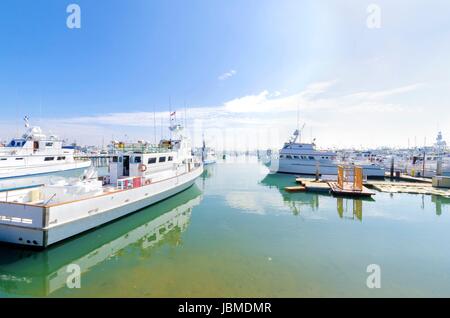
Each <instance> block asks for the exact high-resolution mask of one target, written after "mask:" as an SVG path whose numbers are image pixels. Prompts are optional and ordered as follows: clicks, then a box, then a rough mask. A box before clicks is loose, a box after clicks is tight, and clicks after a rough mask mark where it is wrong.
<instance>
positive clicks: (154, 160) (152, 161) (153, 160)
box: [148, 158, 156, 164]
mask: <svg viewBox="0 0 450 318" xmlns="http://www.w3.org/2000/svg"><path fill="white" fill-rule="evenodd" d="M152 163H156V158H148V164H152Z"/></svg>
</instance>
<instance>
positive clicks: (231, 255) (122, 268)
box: [0, 156, 450, 297]
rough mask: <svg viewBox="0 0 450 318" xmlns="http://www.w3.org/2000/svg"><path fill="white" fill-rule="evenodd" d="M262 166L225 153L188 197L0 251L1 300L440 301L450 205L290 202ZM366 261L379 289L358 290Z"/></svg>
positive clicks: (448, 261) (393, 197)
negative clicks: (74, 271) (75, 275)
mask: <svg viewBox="0 0 450 318" xmlns="http://www.w3.org/2000/svg"><path fill="white" fill-rule="evenodd" d="M264 169H266V168H265V167H264V166H263V165H262V164H261V163H259V162H258V160H257V158H256V157H252V156H239V157H235V156H230V157H229V158H227V160H226V161H223V160H218V162H217V164H215V165H211V166H209V167H207V168H206V169H205V172H204V173H203V174H202V176H201V177H200V178H199V179H198V180H197V181H196V183H195V185H194V186H193V187H192V188H189V189H188V190H187V191H185V192H182V193H180V194H179V195H177V196H174V197H172V198H170V199H168V200H166V201H163V202H160V203H157V204H155V205H153V206H150V207H148V208H146V209H144V210H142V211H141V212H138V213H136V214H133V215H131V216H129V217H126V218H123V219H120V220H118V221H116V222H113V223H111V224H108V225H106V226H104V227H101V228H99V229H97V230H95V231H90V232H87V233H85V234H82V235H80V236H77V237H75V238H73V239H71V240H68V241H65V242H63V243H60V244H57V245H55V246H51V247H49V248H48V249H46V250H43V251H34V250H23V249H17V248H13V247H9V246H1V248H0V255H1V257H0V271H1V275H0V295H1V296H3V297H17V296H33V295H34V296H39V297H98V295H102V296H104V297H124V296H126V297H206V296H211V297H232V296H244V297H250V296H251V297H283V296H286V297H287V296H289V297H292V296H294V297H315V296H318V297H324V296H330V297H333V296H336V295H339V296H341V297H352V296H354V295H358V296H359V297H391V296H396V297H397V296H405V297H411V296H418V297H420V296H429V295H434V296H438V297H439V296H446V295H449V294H450V289H449V286H450V280H449V277H448V275H447V271H448V268H449V267H450V258H449V255H448V253H442V251H444V250H446V249H447V247H446V245H447V243H446V242H447V241H448V239H449V232H448V231H447V228H448V226H449V224H450V201H449V200H450V199H447V198H445V197H442V196H435V195H422V194H407V193H384V192H377V194H376V195H375V196H374V199H365V198H346V197H333V196H332V195H330V194H328V193H323V192H322V193H319V192H302V193H289V192H287V191H285V190H284V187H286V186H288V185H290V184H292V183H294V184H295V179H293V176H291V175H285V174H274V175H271V174H267V170H264ZM430 259H433V260H434V261H433V262H430ZM374 262H376V263H380V265H381V266H383V268H384V271H383V273H384V276H385V279H384V280H383V284H384V285H385V286H384V288H382V289H375V290H374V289H368V288H367V287H366V284H365V281H366V267H367V264H371V263H374ZM73 263H76V264H80V266H81V268H82V276H81V282H82V288H81V289H70V288H68V287H67V286H66V284H65V281H66V279H67V277H68V275H69V274H68V272H67V268H68V266H69V265H70V264H73ZM423 276H426V277H427V278H428V279H427V280H423V279H421V277H423ZM299 281H300V282H302V283H301V284H299V283H298V282H299ZM149 286H151V288H149ZM412 286H414V288H412Z"/></svg>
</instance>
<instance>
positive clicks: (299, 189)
mask: <svg viewBox="0 0 450 318" xmlns="http://www.w3.org/2000/svg"><path fill="white" fill-rule="evenodd" d="M284 190H286V191H287V192H305V191H306V187H305V186H302V185H300V186H293V187H285V188H284Z"/></svg>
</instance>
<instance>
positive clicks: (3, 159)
mask: <svg viewBox="0 0 450 318" xmlns="http://www.w3.org/2000/svg"><path fill="white" fill-rule="evenodd" d="M6 160H8V159H6V158H1V159H0V161H6Z"/></svg>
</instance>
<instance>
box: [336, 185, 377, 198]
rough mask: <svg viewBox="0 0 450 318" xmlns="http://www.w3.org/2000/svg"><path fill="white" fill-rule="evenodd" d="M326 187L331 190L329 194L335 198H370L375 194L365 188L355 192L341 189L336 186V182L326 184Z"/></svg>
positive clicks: (346, 188)
mask: <svg viewBox="0 0 450 318" xmlns="http://www.w3.org/2000/svg"><path fill="white" fill-rule="evenodd" d="M328 185H329V186H330V188H331V193H333V194H334V195H336V196H347V197H366V198H367V197H371V196H372V195H375V192H373V191H370V190H369V189H368V188H366V187H364V186H363V187H362V190H355V189H352V188H349V187H344V188H341V187H339V186H338V183H337V182H328Z"/></svg>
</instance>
